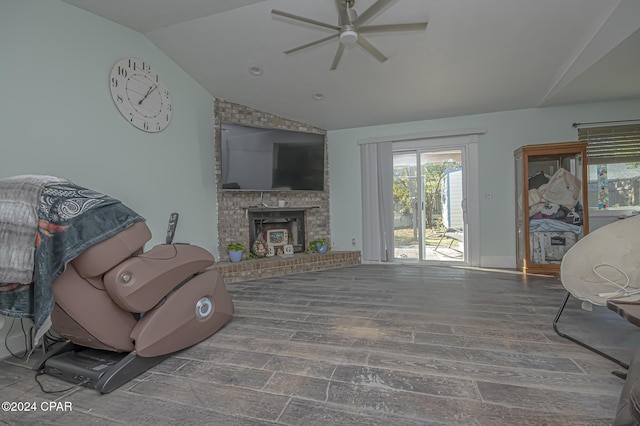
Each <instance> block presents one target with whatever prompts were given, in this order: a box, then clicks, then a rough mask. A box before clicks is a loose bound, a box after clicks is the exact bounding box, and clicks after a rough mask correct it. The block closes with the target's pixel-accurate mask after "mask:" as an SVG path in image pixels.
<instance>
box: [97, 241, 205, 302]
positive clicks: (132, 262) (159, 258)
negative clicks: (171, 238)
mask: <svg viewBox="0 0 640 426" xmlns="http://www.w3.org/2000/svg"><path fill="white" fill-rule="evenodd" d="M213 263H214V259H213V256H212V255H211V253H209V252H208V251H206V250H205V249H203V248H201V247H198V246H192V245H186V244H178V245H172V244H162V245H158V246H155V247H153V248H152V249H151V250H149V251H148V252H146V253H144V254H140V255H138V256H134V257H131V258H129V259H127V260H125V261H124V262H122V263H120V264H119V265H117V266H116V267H115V268H113V269H111V270H110V271H109V272H107V273H106V274H105V276H104V286H105V289H106V290H107V292H108V293H109V295H110V296H111V298H112V299H113V301H114V302H115V303H116V304H117V305H118V306H120V307H121V308H123V309H125V310H127V311H129V312H146V311H148V310H150V309H151V308H153V307H154V306H155V305H156V304H158V302H160V301H161V300H162V299H163V298H164V297H165V296H166V295H167V294H168V293H170V292H171V291H172V290H173V289H174V288H175V287H177V286H178V285H179V284H180V283H182V282H183V281H184V280H186V279H187V278H189V277H191V276H192V275H194V274H196V273H199V272H201V271H202V270H203V269H205V268H207V267H209V266H211V265H213Z"/></svg>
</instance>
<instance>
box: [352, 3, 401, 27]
mask: <svg viewBox="0 0 640 426" xmlns="http://www.w3.org/2000/svg"><path fill="white" fill-rule="evenodd" d="M393 1H395V0H378V1H377V2H375V3H374V4H372V5H371V7H370V8H369V9H367V10H365V11H364V12H362V14H361V15H360V16H358V19H357V20H356V25H362V24H364V23H365V22H367V21H368V20H369V19H371V18H373V16H374V15H375V14H376V13H378V12H380V11H381V10H382V9H384V8H385V7H386V6H387V5H388V4H389V3H391V2H393Z"/></svg>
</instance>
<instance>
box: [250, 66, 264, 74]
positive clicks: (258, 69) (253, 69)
mask: <svg viewBox="0 0 640 426" xmlns="http://www.w3.org/2000/svg"><path fill="white" fill-rule="evenodd" d="M263 72H264V70H263V69H262V68H261V67H259V66H257V65H256V66H253V67H249V73H250V74H251V75H262V73H263Z"/></svg>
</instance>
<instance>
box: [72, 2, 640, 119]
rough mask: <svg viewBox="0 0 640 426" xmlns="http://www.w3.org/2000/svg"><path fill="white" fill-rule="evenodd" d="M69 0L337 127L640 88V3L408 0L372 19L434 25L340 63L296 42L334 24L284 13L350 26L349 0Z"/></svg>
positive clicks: (215, 81)
mask: <svg viewBox="0 0 640 426" xmlns="http://www.w3.org/2000/svg"><path fill="white" fill-rule="evenodd" d="M63 1H66V2H67V3H70V4H73V5H76V6H78V7H81V8H83V9H86V10H88V11H90V12H93V13H96V14H97V15H100V16H103V17H105V18H107V19H110V20H113V21H115V22H118V23H120V24H122V25H125V26H127V27H130V28H132V29H135V30H137V31H140V32H142V33H143V34H144V35H145V36H146V37H147V38H149V40H151V41H152V42H153V43H154V44H155V45H157V46H158V48H160V49H161V50H162V51H164V52H165V53H166V54H167V55H168V56H169V57H171V58H172V59H173V60H174V61H175V62H176V63H177V64H178V65H180V66H181V67H182V68H183V69H184V70H185V71H186V72H187V73H189V74H190V75H191V76H192V77H193V78H194V79H195V80H197V81H198V82H199V83H200V84H201V85H202V86H203V87H205V88H206V89H207V90H208V91H209V92H210V93H211V94H212V95H213V96H215V97H220V98H223V99H226V100H229V101H233V102H237V103H240V104H243V105H246V106H249V107H252V108H256V109H259V110H263V111H267V112H270V113H274V114H277V115H280V116H283V117H286V118H290V119H293V120H298V121H302V122H304V123H307V124H311V125H315V126H318V127H321V128H324V129H327V130H334V129H342V128H351V127H361V126H368V125H377V124H389V123H399V122H407V121H415V120H426V119H433V118H442V117H452V116H460V115H469V114H477V113H484V112H493V111H504V110H511V109H521V108H531V107H540V106H548V105H558V104H567V103H576V102H592V101H605V100H616V99H628V98H638V97H640V1H638V0H561V1H559V0H535V1H533V0H483V1H478V0H394V1H392V2H391V5H390V6H388V7H386V8H384V9H382V10H381V11H380V12H379V13H378V14H376V15H375V16H374V18H373V19H371V20H370V21H369V22H368V23H367V24H396V23H409V22H423V21H428V22H429V25H428V26H427V29H426V30H425V31H412V32H403V33H384V34H367V35H366V37H367V39H368V40H369V41H370V42H371V43H372V44H373V45H375V46H376V47H377V48H378V49H379V50H380V51H382V53H383V54H385V55H386V56H387V57H388V58H389V59H388V60H387V61H386V62H384V63H380V62H378V61H377V60H376V59H375V58H374V57H373V56H371V55H370V54H369V53H367V52H366V51H365V50H364V49H362V48H361V47H360V46H354V47H353V48H347V49H346V51H345V53H344V55H343V57H342V60H341V62H340V64H339V66H338V68H337V69H336V70H333V71H330V70H329V67H330V65H331V62H332V61H333V57H334V54H335V52H336V49H337V46H338V41H337V40H336V39H333V40H331V41H328V42H326V43H323V44H320V45H317V46H314V47H310V48H308V49H305V50H301V51H298V52H295V53H293V54H290V55H285V54H284V53H283V51H284V50H287V49H291V48H294V47H296V46H299V45H302V44H305V43H309V42H312V41H314V40H317V39H320V38H323V37H326V36H328V35H331V34H333V32H332V31H331V30H328V29H324V28H321V27H317V26H312V25H309V24H304V23H301V22H298V21H294V20H291V19H287V18H283V17H279V16H274V15H272V14H271V10H272V9H279V10H282V11H286V12H289V13H292V14H295V15H300V16H304V17H308V18H311V19H314V20H316V21H322V22H326V23H328V24H331V25H338V11H337V8H336V2H335V0H215V1H213V0H110V1H104V0H63ZM376 1H377V0H356V2H355V9H356V10H357V11H358V13H359V14H362V12H364V11H365V10H366V9H368V8H369V7H370V6H371V5H373V4H374V3H375V2H376ZM255 66H258V67H260V68H262V69H263V70H264V73H263V74H262V75H261V76H254V75H251V74H250V73H249V68H251V67H255ZM315 93H322V94H323V95H324V99H322V100H320V101H318V100H314V99H313V94H315Z"/></svg>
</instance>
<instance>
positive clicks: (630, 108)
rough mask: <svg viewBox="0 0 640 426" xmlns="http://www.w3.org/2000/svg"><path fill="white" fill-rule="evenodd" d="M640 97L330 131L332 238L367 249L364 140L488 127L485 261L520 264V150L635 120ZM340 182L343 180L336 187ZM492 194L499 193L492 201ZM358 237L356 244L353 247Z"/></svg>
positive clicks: (343, 246) (483, 157)
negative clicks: (516, 157) (590, 127)
mask: <svg viewBox="0 0 640 426" xmlns="http://www.w3.org/2000/svg"><path fill="white" fill-rule="evenodd" d="M639 116H640V99H635V100H627V101H619V102H604V103H592V104H580V105H569V106H557V107H549V108H535V109H524V110H517V111H507V112H497V113H491V114H479V115H471V116H465V117H454V118H446V119H439V120H426V121H419V122H410V123H399V124H393V125H387V126H371V127H363V128H355V129H345V130H336V131H330V132H328V133H327V139H328V147H329V163H330V164H331V167H330V169H329V179H330V181H331V235H332V243H333V247H334V249H335V250H351V249H361V247H362V220H361V218H362V206H361V197H362V193H361V190H360V188H361V182H360V151H359V146H358V141H359V140H361V139H366V138H371V137H388V136H393V135H406V134H413V133H428V132H437V131H448V130H451V131H455V130H461V129H470V128H484V129H486V130H487V132H486V133H485V134H481V135H479V142H478V147H479V158H480V160H479V163H480V164H479V169H480V182H479V184H480V256H481V259H480V261H481V265H482V266H487V267H492V266H493V267H513V268H515V221H514V215H515V213H514V211H515V177H514V165H513V151H514V150H515V149H517V148H518V147H520V146H522V145H532V144H539V143H550V142H565V141H575V140H577V138H578V132H577V130H576V129H575V128H573V127H572V126H571V125H572V123H574V122H591V121H606V120H625V119H627V120H629V119H637V118H638V117H639ZM336 182H339V184H336ZM488 192H490V193H491V194H492V198H484V194H485V193H488ZM352 238H355V239H356V246H355V247H353V246H352V243H351V241H352Z"/></svg>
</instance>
